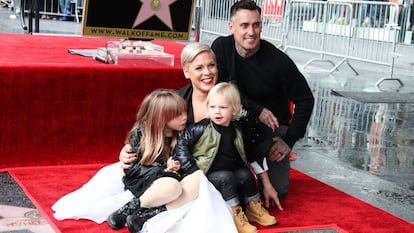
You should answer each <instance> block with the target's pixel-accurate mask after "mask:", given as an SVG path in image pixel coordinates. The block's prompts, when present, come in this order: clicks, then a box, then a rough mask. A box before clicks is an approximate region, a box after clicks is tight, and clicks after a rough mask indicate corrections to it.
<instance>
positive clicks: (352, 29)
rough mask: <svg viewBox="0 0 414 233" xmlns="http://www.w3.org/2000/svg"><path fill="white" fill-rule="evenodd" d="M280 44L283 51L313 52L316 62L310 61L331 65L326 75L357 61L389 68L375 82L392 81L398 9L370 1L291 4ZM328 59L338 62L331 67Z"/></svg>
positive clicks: (297, 0) (299, 1)
mask: <svg viewBox="0 0 414 233" xmlns="http://www.w3.org/2000/svg"><path fill="white" fill-rule="evenodd" d="M283 20H284V21H285V24H284V25H285V27H284V31H285V34H286V39H285V40H284V41H283V46H284V48H285V50H287V49H289V48H293V49H299V50H304V51H310V52H314V53H317V54H319V55H320V57H319V58H315V59H311V60H309V61H308V62H307V63H306V64H305V65H304V68H306V67H307V66H308V65H310V64H311V63H313V62H315V61H325V62H329V63H331V64H332V66H333V68H332V69H331V70H330V71H329V72H334V71H335V70H337V69H338V68H339V67H340V66H341V65H342V64H347V65H349V67H350V68H351V69H352V70H353V71H354V72H355V74H358V72H357V71H356V70H355V69H354V67H352V65H351V64H350V62H349V61H350V60H359V61H364V62H370V63H375V64H380V65H387V66H390V67H391V70H390V75H389V77H387V78H383V79H381V80H380V81H378V82H377V85H379V84H380V83H381V82H382V81H384V80H385V79H387V80H390V79H391V80H397V81H398V82H399V83H400V85H403V84H402V82H401V81H400V80H399V79H394V78H392V76H393V69H394V60H395V58H396V56H398V54H396V53H395V50H396V42H397V41H398V33H399V26H398V22H397V20H398V5H397V4H395V3H388V2H372V1H339V0H330V1H306V0H291V1H289V2H288V4H287V9H286V14H285V16H284V19H283ZM327 56H334V57H339V58H341V61H340V62H338V63H336V64H335V63H334V62H333V61H332V60H329V59H328V58H327Z"/></svg>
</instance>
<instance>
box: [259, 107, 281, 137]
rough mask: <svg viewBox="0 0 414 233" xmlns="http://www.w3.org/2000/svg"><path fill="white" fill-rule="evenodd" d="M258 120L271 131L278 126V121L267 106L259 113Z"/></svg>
mask: <svg viewBox="0 0 414 233" xmlns="http://www.w3.org/2000/svg"><path fill="white" fill-rule="evenodd" d="M259 120H260V122H262V123H263V124H265V125H267V127H269V128H271V129H272V131H275V129H276V128H278V127H279V121H278V120H277V118H276V117H275V115H273V113H272V112H271V111H269V109H267V108H263V110H262V112H261V113H260V115H259Z"/></svg>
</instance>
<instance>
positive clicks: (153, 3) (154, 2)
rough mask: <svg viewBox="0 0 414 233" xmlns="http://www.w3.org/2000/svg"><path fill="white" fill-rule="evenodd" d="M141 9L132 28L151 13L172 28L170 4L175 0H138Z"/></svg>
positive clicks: (150, 15)
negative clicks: (140, 3)
mask: <svg viewBox="0 0 414 233" xmlns="http://www.w3.org/2000/svg"><path fill="white" fill-rule="evenodd" d="M140 1H141V2H142V5H141V9H140V10H139V12H138V15H137V17H136V19H135V22H134V24H133V26H132V28H134V27H136V26H138V25H139V24H141V23H142V22H144V21H145V20H147V19H149V18H150V17H152V16H153V15H156V16H157V17H158V18H159V19H160V20H161V21H162V22H163V23H164V24H165V25H167V26H168V27H169V28H170V29H172V28H173V27H172V22H171V12H170V4H171V3H173V2H175V1H177V0H140Z"/></svg>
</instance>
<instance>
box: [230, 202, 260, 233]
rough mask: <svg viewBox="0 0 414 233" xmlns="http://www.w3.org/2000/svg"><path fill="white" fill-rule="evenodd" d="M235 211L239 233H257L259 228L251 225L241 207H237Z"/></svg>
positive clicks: (235, 221) (234, 216) (234, 208)
mask: <svg viewBox="0 0 414 233" xmlns="http://www.w3.org/2000/svg"><path fill="white" fill-rule="evenodd" d="M232 209H233V218H234V223H235V224H236V228H237V231H238V232H239V233H257V232H258V231H257V228H256V227H255V226H253V225H251V224H250V223H249V221H248V220H247V217H246V215H245V214H244V212H243V209H242V208H241V206H235V207H233V208H232Z"/></svg>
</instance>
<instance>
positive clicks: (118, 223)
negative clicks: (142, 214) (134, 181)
mask: <svg viewBox="0 0 414 233" xmlns="http://www.w3.org/2000/svg"><path fill="white" fill-rule="evenodd" d="M140 210H141V203H140V201H139V198H137V197H134V198H133V199H132V200H131V201H130V202H128V203H126V204H125V205H124V206H122V207H121V208H120V209H119V210H117V211H115V212H113V213H112V214H111V215H109V217H108V219H107V220H106V222H107V223H108V225H109V226H110V227H111V228H112V229H114V230H119V229H121V228H123V227H125V223H126V219H127V216H128V215H131V214H137V213H138V212H139V211H140Z"/></svg>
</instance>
